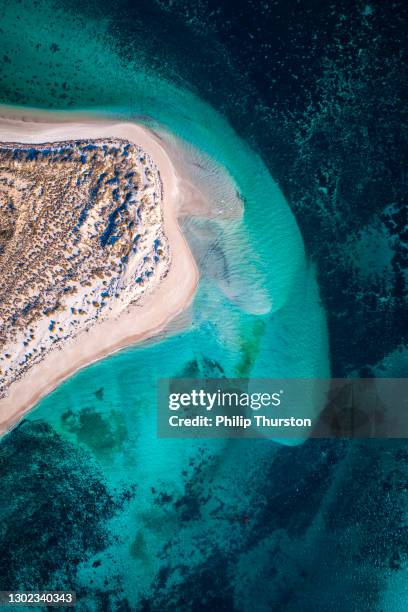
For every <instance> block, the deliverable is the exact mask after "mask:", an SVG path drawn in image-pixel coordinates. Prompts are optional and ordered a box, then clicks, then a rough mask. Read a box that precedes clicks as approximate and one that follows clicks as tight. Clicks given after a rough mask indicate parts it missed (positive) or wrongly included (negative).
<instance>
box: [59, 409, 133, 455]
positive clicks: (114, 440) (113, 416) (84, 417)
mask: <svg viewBox="0 0 408 612" xmlns="http://www.w3.org/2000/svg"><path fill="white" fill-rule="evenodd" d="M61 423H62V427H63V428H64V429H65V430H66V431H67V432H69V433H71V434H74V435H75V436H76V438H77V440H78V442H80V443H82V444H85V445H86V446H87V447H88V448H89V449H90V450H92V452H93V453H95V455H97V456H98V457H106V456H107V455H110V454H111V453H113V452H115V451H117V450H119V449H120V448H121V446H122V444H123V442H124V441H125V440H126V425H125V421H124V417H123V415H122V414H121V413H120V412H116V411H115V410H111V411H110V412H109V413H108V414H107V415H103V414H101V413H100V412H98V411H97V410H95V409H94V408H89V407H86V408H82V409H81V410H79V411H78V412H74V411H73V410H71V409H69V410H67V411H66V412H64V413H63V414H62V415H61Z"/></svg>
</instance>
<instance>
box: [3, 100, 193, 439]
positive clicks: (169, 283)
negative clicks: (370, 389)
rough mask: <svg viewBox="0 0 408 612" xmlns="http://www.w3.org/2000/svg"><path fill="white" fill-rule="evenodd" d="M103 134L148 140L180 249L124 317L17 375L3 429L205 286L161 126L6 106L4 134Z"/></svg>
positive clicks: (148, 334)
mask: <svg viewBox="0 0 408 612" xmlns="http://www.w3.org/2000/svg"><path fill="white" fill-rule="evenodd" d="M96 138H99V139H100V138H124V139H127V140H129V141H130V142H132V143H134V144H136V145H138V146H140V147H142V148H143V149H144V150H145V151H146V152H147V153H148V154H149V155H150V156H151V158H152V159H153V161H154V163H155V164H156V166H157V167H158V170H159V172H160V177H161V180H162V183H163V218H164V230H165V233H166V235H167V238H168V241H169V245H170V249H171V254H172V258H171V264H170V268H169V272H168V274H167V276H166V277H165V278H164V279H163V280H162V281H161V283H160V285H159V286H158V287H157V288H156V289H154V290H153V291H152V292H151V293H147V294H146V295H145V296H143V298H142V299H141V300H140V302H138V303H136V304H135V305H132V306H130V307H129V309H128V311H127V312H124V313H123V314H121V315H120V316H119V317H118V318H117V319H108V320H105V321H102V322H100V323H96V324H95V325H94V326H93V327H92V328H90V329H89V330H88V331H82V332H80V333H79V334H78V335H77V336H75V337H74V338H71V339H69V340H67V341H66V342H65V344H64V345H63V346H62V347H59V348H56V349H55V350H53V351H51V352H50V353H49V354H47V356H46V357H45V358H44V359H43V360H42V361H41V362H40V363H38V364H35V365H33V367H31V368H30V369H29V370H28V371H27V372H26V373H25V374H24V375H23V376H22V377H21V378H20V379H19V380H17V381H15V382H14V383H12V384H11V385H10V387H9V389H8V393H7V396H6V397H5V398H2V399H1V400H0V433H5V432H6V431H8V430H9V429H11V428H12V427H13V426H14V425H15V424H16V423H17V422H18V421H19V420H20V419H21V418H22V417H23V415H24V414H25V413H26V412H27V411H28V410H30V408H32V407H33V406H34V405H35V404H36V403H37V402H38V401H39V400H40V399H41V398H42V397H44V396H45V395H47V394H48V393H50V391H52V390H53V389H55V388H56V387H57V386H58V385H59V384H60V383H61V382H62V381H63V380H65V379H66V378H68V377H69V376H71V375H72V374H73V373H74V372H76V371H77V370H79V369H81V368H83V367H85V366H87V365H89V364H90V363H93V362H95V361H97V360H99V359H101V358H103V357H105V356H106V355H109V354H111V353H114V352H116V351H118V350H120V349H122V348H125V347H127V346H129V345H133V344H135V343H137V342H140V341H142V340H145V339H148V338H152V337H153V336H155V335H157V334H160V333H161V332H163V330H164V329H165V328H166V326H168V324H169V323H170V322H171V321H172V320H173V319H174V318H175V317H177V316H178V315H179V314H180V313H182V312H183V311H185V310H186V309H187V308H188V306H189V305H190V304H191V302H192V299H193V297H194V293H195V290H196V288H197V284H198V279H199V274H198V268H197V265H196V263H195V261H194V258H193V256H192V253H191V251H190V249H189V246H188V244H187V242H186V239H185V237H184V235H183V233H182V231H181V229H180V226H179V223H178V215H179V214H180V210H179V208H178V206H179V203H180V202H183V215H185V214H186V199H187V195H186V194H183V192H182V190H183V188H184V187H183V185H184V184H187V181H185V180H183V176H182V169H181V168H180V167H177V165H176V164H175V163H173V159H172V158H171V155H170V153H169V151H168V150H166V144H165V142H164V140H163V139H161V138H160V136H159V135H158V134H157V133H156V132H154V131H152V130H149V129H148V128H146V127H144V126H142V125H138V124H137V123H131V122H119V121H110V120H107V119H106V118H104V117H102V116H97V115H91V114H87V113H81V114H73V113H72V114H71V113H60V112H53V111H50V112H48V111H35V110H31V109H16V108H9V107H7V108H6V107H3V108H0V142H21V143H34V144H40V143H44V142H58V141H63V140H78V139H96ZM192 196H193V199H194V201H195V202H196V201H197V200H199V199H202V195H201V194H200V195H199V197H197V194H195V197H194V194H192V193H191V185H190V186H189V193H188V198H191V197H192ZM187 212H188V211H187ZM195 212H196V211H195Z"/></svg>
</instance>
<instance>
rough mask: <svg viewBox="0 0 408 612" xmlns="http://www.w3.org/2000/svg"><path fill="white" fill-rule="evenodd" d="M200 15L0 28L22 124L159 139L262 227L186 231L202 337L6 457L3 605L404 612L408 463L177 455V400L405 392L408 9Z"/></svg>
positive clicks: (65, 387) (162, 348) (175, 8)
mask: <svg viewBox="0 0 408 612" xmlns="http://www.w3.org/2000/svg"><path fill="white" fill-rule="evenodd" d="M193 4H194V6H193V7H192V6H191V3H189V2H151V3H147V2H146V3H145V2H137V3H135V4H128V3H125V2H113V3H110V4H109V3H108V4H107V3H98V2H91V1H89V2H82V3H76V2H64V1H60V2H56V3H55V2H45V1H43V0H40V1H39V2H25V1H24V0H23V1H22V2H17V1H16V2H15V1H13V0H12V1H10V2H4V3H2V5H1V8H0V17H1V31H0V41H1V51H2V53H1V56H2V58H3V60H2V64H1V72H0V101H1V103H3V104H9V105H10V104H11V105H17V106H23V105H24V106H31V107H39V108H44V109H55V110H64V111H66V112H69V111H78V110H80V111H90V112H93V113H95V112H97V113H99V114H101V113H102V114H104V115H106V116H107V117H109V118H112V117H116V118H119V119H122V120H135V121H138V122H142V123H144V124H146V125H148V126H150V127H153V128H155V129H160V130H162V131H163V132H164V133H165V134H167V136H166V137H167V138H168V139H170V140H171V139H172V138H173V137H177V138H179V139H181V140H182V142H183V147H184V150H185V151H187V153H188V155H190V157H191V158H192V159H194V161H195V163H196V165H197V166H196V167H197V171H196V172H197V176H196V180H197V181H199V182H202V183H203V184H204V185H206V186H207V187H208V189H209V190H210V191H211V193H212V194H213V197H214V201H215V202H219V199H220V198H222V197H223V194H224V193H225V192H226V185H227V184H228V189H229V190H231V184H232V185H233V189H232V193H235V191H236V194H237V197H238V198H239V199H240V200H241V201H242V202H243V204H244V215H243V218H242V219H240V220H212V221H208V220H195V221H192V222H189V223H187V224H186V226H185V231H186V235H187V237H188V239H189V240H190V242H191V245H192V248H193V251H194V252H195V253H196V254H197V258H198V263H199V266H200V270H201V282H200V286H199V289H198V292H197V295H196V297H195V299H194V302H193V305H192V307H191V313H189V318H188V320H184V321H183V325H182V326H181V331H178V332H176V333H175V332H174V331H172V332H171V333H169V334H168V335H167V336H166V337H164V338H161V339H160V340H159V341H155V342H149V343H146V344H144V345H141V346H135V347H129V348H128V349H126V350H124V351H121V352H119V353H117V354H115V355H113V356H111V357H108V358H106V359H104V360H102V361H100V362H98V363H96V364H94V365H92V366H90V367H88V368H86V369H84V370H82V371H80V372H78V373H77V374H75V375H74V376H73V377H72V378H70V379H69V380H67V381H66V382H64V383H63V384H62V385H61V386H60V387H59V388H58V389H56V390H55V391H54V392H53V393H52V394H50V395H49V396H48V397H46V398H45V399H43V400H42V401H41V402H40V403H39V404H38V406H36V408H35V409H34V410H33V411H32V412H31V413H30V414H29V415H27V417H26V418H25V419H24V421H23V422H22V423H21V424H20V425H19V427H17V428H16V429H15V430H14V431H12V432H11V433H10V434H9V435H8V436H6V437H5V438H4V439H3V440H2V442H1V444H0V483H1V489H2V496H1V500H0V518H1V525H2V526H1V528H0V559H1V560H0V585H1V589H4V590H6V589H7V590H8V589H11V588H13V589H17V588H23V587H24V588H26V589H28V588H31V589H34V588H41V589H42V590H45V589H63V588H69V589H72V590H76V591H77V596H78V599H79V604H78V606H77V608H78V609H79V610H91V611H92V610H192V611H196V610H239V611H241V610H243V611H246V610H256V611H258V610H259V611H265V612H266V611H270V610H279V611H280V610H288V611H299V610H305V611H306V610H315V611H322V612H323V611H326V610H328V609H332V610H334V611H335V610H339V611H343V610H347V611H348V610H358V611H359V612H360V611H362V612H363V611H365V610H367V611H368V610H370V611H373V610H378V611H380V610H387V611H388V610H390V611H391V610H392V611H393V612H394V611H396V612H398V611H399V610H401V611H402V610H405V609H406V602H407V598H408V592H407V584H408V581H407V574H406V555H407V552H408V537H407V532H406V527H405V524H406V523H405V517H406V510H407V499H406V482H407V481H406V474H407V458H408V456H407V449H406V444H405V443H404V441H381V442H376V441H367V442H357V441H354V442H353V441H333V440H331V441H329V440H311V441H309V442H307V443H305V444H303V445H299V446H292V447H287V446H282V445H279V444H276V443H274V442H273V441H270V440H253V441H243V440H211V441H203V440H159V439H157V436H156V418H157V415H156V385H157V380H158V378H159V377H172V376H197V377H201V376H213V377H224V376H225V377H234V376H235V377H249V376H253V377H323V378H324V377H329V376H330V375H336V376H345V375H349V376H357V375H372V374H373V373H375V374H376V375H384V376H386V375H387V374H388V375H393V376H397V375H399V376H404V375H406V352H404V351H405V350H406V349H404V347H405V346H406V345H405V344H404V339H403V338H402V337H401V330H402V328H401V325H400V321H401V313H402V312H403V310H402V299H403V297H404V287H405V286H404V275H403V273H402V272H401V270H402V269H403V266H402V259H403V254H402V250H401V243H402V240H401V234H400V224H401V212H400V211H401V210H402V209H401V208H400V201H401V197H400V196H401V194H400V191H399V190H401V187H400V181H401V177H400V175H399V174H398V172H397V169H396V168H395V165H396V164H397V161H395V163H394V157H393V156H394V148H393V147H394V140H396V138H397V137H396V136H395V134H394V132H393V131H392V130H393V129H396V126H397V124H398V121H400V116H399V106H398V104H399V101H398V95H399V86H398V79H399V70H401V67H400V64H399V63H398V62H399V60H398V57H397V54H395V53H394V50H393V48H392V47H391V48H390V46H389V43H390V38H391V34H390V33H392V35H393V37H394V38H395V37H397V36H398V32H399V31H400V30H399V28H400V26H401V19H402V8H401V6H400V5H399V3H395V5H394V11H393V12H392V11H387V10H386V9H385V8H382V7H381V6H380V5H379V4H375V3H370V4H365V5H364V4H359V3H357V5H353V9H352V12H351V13H350V10H351V9H350V7H349V6H348V4H347V3H344V5H343V4H342V3H338V4H337V5H336V4H334V5H333V6H332V7H331V9H330V10H329V8H327V9H326V8H322V7H320V5H317V4H316V6H315V4H314V3H313V2H312V3H306V2H300V3H298V6H299V11H298V13H297V15H296V16H291V15H289V14H288V13H287V8H285V7H286V4H285V3H281V2H275V3H271V5H269V4H267V3H262V6H260V5H259V3H254V4H253V3H251V2H249V3H239V2H238V3H237V4H236V3H233V4H231V5H229V3H221V4H220V5H218V4H214V5H212V4H211V3H207V2H201V1H200V2H197V3H193ZM328 6H329V5H328ZM348 11H349V12H348ZM381 11H383V14H381V15H380V14H379V13H380V12H381ZM377 19H378V20H381V19H382V23H385V33H384V31H382V32H381V33H379V30H378V25H377V22H376V20H377ZM345 22H348V23H346V25H345ZM396 33H397V34H396ZM285 36H286V38H285ZM376 37H377V38H380V42H378V40H377V38H376ZM381 37H382V38H381ZM374 38H375V40H376V43H375V44H376V45H377V46H375V45H373V44H372V40H373V39H374ZM381 45H382V46H381ZM345 47H346V49H347V53H346V52H345V51H344V48H345ZM385 48H387V49H388V53H387V54H386V55H384V53H383V52H384V49H385ZM305 50H306V51H305ZM260 53H261V55H260ZM302 53H303V54H304V53H306V54H309V55H307V58H308V65H307V66H306V62H305V59H304V55H303V56H302ZM348 54H349V55H350V57H352V58H353V62H354V63H353V62H352V63H351V64H350V63H349V64H347V61H348V59H349V57H348ZM355 54H359V55H361V56H363V59H364V61H365V63H364V64H363V59H362V60H361V62H362V65H360V64H358V62H357V61H356V60H355ZM380 60H382V61H383V63H384V65H386V67H387V70H386V71H385V73H386V74H385V73H384V74H382V76H381V78H386V79H388V80H387V86H388V87H394V89H395V96H394V107H393V111H392V112H391V111H390V108H389V107H390V106H391V103H389V101H388V97H387V96H386V94H385V93H384V94H381V96H378V94H376V95H377V98H378V99H377V103H376V110H375V112H376V113H377V117H376V119H377V121H376V123H375V125H376V126H377V132H375V131H374V133H371V132H370V133H369V134H368V132H367V130H371V129H374V128H373V124H372V122H371V123H369V124H368V127H366V124H365V122H364V120H361V117H362V113H363V111H362V110H361V101H360V99H361V96H362V95H363V96H366V97H365V104H364V108H365V112H366V113H367V115H369V113H374V110H373V108H374V104H375V101H374V98H375V94H374V93H373V92H372V91H371V90H370V89H369V87H368V85H367V83H366V73H368V74H369V75H371V78H372V80H373V78H374V76H373V75H375V76H376V78H380V76H378V75H377V72H376V71H378V69H379V68H378V66H380V65H382V64H380ZM355 64H356V65H355ZM347 65H348V68H347ZM279 66H280V68H279ZM347 71H348V72H347ZM370 71H371V72H370ZM346 72H347V74H346ZM346 78H347V79H348V80H347V86H346V84H345V83H346ZM336 79H337V80H336ZM347 87H348V89H347ZM370 96H371V97H370ZM387 113H388V114H387ZM393 113H394V114H393ZM386 114H387V121H388V126H385V118H384V117H385V115H386ZM371 119H373V118H371ZM393 122H394V123H393ZM383 123H384V125H383ZM353 125H354V128H355V129H354V132H353V129H352V126H353ZM355 126H358V129H357V128H356V127H355ZM386 128H387V129H388V134H389V137H388V140H387V139H386V138H385V136H383V131H384V130H385V129H386ZM364 130H366V133H365V132H364ZM360 132H361V133H360ZM339 133H340V136H339ZM367 134H368V135H367ZM336 139H337V140H336ZM353 139H354V140H353ZM342 147H343V148H342ZM381 147H383V148H385V147H388V160H389V166H390V168H392V169H390V168H389V167H384V163H385V162H384V161H383V158H384V156H383V155H382V154H381V152H380V150H381ZM396 148H397V147H396ZM377 149H378V150H377ZM355 150H357V153H354V151H355ZM373 151H376V152H375V153H374V152H373ZM395 155H396V153H395ZM364 156H365V158H364V159H365V164H363V163H362V161H361V158H362V157H364ZM396 157H397V156H396ZM344 160H345V161H344ZM347 161H349V162H350V165H349V166H347V165H346V163H347ZM398 163H399V162H398ZM378 174H380V175H381V176H382V177H383V181H385V182H386V184H387V185H388V186H389V189H388V192H387V193H385V192H384V189H383V188H382V187H381V188H378V190H377V191H375V188H374V187H373V185H372V181H368V180H367V182H366V179H367V175H369V176H375V177H378ZM376 180H377V178H376ZM387 181H388V182H387ZM228 193H230V191H228ZM356 194H357V195H356ZM358 197H360V199H358ZM373 236H374V238H373ZM373 240H375V241H376V244H380V245H381V248H377V249H374V250H373V249H372V243H373ZM373 270H375V272H376V274H375V276H373V274H374V272H373ZM350 287H351V289H350ZM175 289H176V288H175ZM350 345H351V346H350ZM329 347H330V348H329ZM391 372H392V374H391Z"/></svg>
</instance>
